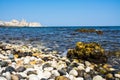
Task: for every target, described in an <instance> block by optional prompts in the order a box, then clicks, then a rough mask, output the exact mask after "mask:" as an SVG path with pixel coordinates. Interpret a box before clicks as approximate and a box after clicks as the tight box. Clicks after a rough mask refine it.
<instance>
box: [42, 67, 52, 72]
mask: <svg viewBox="0 0 120 80" xmlns="http://www.w3.org/2000/svg"><path fill="white" fill-rule="evenodd" d="M44 70H45V71H52V70H53V67H46V68H44Z"/></svg>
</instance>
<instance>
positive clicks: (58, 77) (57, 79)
mask: <svg viewBox="0 0 120 80" xmlns="http://www.w3.org/2000/svg"><path fill="white" fill-rule="evenodd" d="M55 80H70V79H69V78H67V77H64V76H57V77H55Z"/></svg>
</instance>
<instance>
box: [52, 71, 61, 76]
mask: <svg viewBox="0 0 120 80" xmlns="http://www.w3.org/2000/svg"><path fill="white" fill-rule="evenodd" d="M51 73H52V75H54V76H55V77H56V76H60V73H59V72H58V71H57V70H52V72H51Z"/></svg>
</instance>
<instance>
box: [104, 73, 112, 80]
mask: <svg viewBox="0 0 120 80" xmlns="http://www.w3.org/2000/svg"><path fill="white" fill-rule="evenodd" d="M105 77H106V79H113V75H112V74H111V73H108V74H106V76H105Z"/></svg>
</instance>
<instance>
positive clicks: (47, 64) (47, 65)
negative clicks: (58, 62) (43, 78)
mask: <svg viewBox="0 0 120 80" xmlns="http://www.w3.org/2000/svg"><path fill="white" fill-rule="evenodd" d="M46 67H51V64H50V63H45V64H44V65H43V69H44V68H46Z"/></svg>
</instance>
